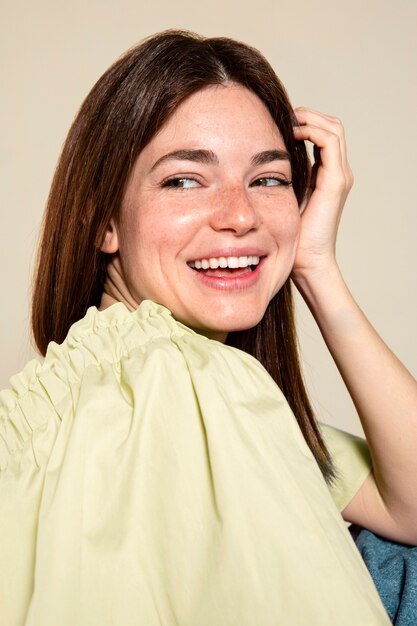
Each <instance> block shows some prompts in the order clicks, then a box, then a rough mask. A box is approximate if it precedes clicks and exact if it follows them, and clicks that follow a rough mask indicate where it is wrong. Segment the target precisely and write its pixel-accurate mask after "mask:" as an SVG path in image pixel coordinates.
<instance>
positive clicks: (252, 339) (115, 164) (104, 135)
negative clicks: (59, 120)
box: [32, 31, 333, 479]
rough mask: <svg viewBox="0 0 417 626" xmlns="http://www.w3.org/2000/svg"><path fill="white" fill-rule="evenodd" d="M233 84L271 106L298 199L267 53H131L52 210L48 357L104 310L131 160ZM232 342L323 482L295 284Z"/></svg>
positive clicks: (283, 97) (45, 250)
mask: <svg viewBox="0 0 417 626" xmlns="http://www.w3.org/2000/svg"><path fill="white" fill-rule="evenodd" d="M227 82H235V83H238V84H240V85H243V86H244V87H246V88H248V89H249V90H251V91H252V92H254V93H255V94H256V95H257V96H258V97H259V98H260V99H261V100H262V101H263V102H264V103H265V105H266V107H267V108H268V110H269V112H270V114H271V116H272V118H273V119H274V121H275V123H276V124H277V127H278V129H279V131H280V133H281V135H282V137H283V140H284V143H285V145H286V148H287V150H288V152H289V154H290V161H291V168H292V180H293V188H294V192H295V195H296V197H297V200H298V202H299V203H301V200H302V199H303V197H304V195H305V193H306V187H307V181H308V159H307V154H306V150H305V146H304V143H302V142H296V141H295V140H294V135H293V124H294V123H296V120H295V117H294V113H293V111H292V108H291V105H290V102H289V100H288V97H287V94H286V92H285V89H284V87H283V86H282V84H281V83H280V81H279V80H278V78H277V76H276V74H275V73H274V71H273V69H272V68H271V66H270V65H269V63H268V62H267V61H266V60H265V59H264V57H263V56H262V55H261V54H260V53H259V52H258V51H257V50H255V49H253V48H251V47H250V46H248V45H246V44H243V43H240V42H237V41H234V40H231V39H227V38H204V37H201V36H198V35H195V34H193V33H189V32H182V31H167V32H164V33H160V34H157V35H154V36H152V37H150V38H148V39H146V40H144V41H143V42H142V43H140V44H139V45H137V46H135V47H134V48H132V49H131V50H129V51H128V52H127V53H126V54H125V55H124V56H123V57H122V58H120V59H119V60H118V61H117V62H116V63H115V64H114V65H112V66H111V67H110V68H109V69H108V70H107V71H106V72H105V74H104V75H103V76H102V77H101V78H100V79H99V80H98V82H97V83H96V85H95V86H94V87H93V89H92V90H91V92H90V94H89V95H88V96H87V98H86V100H85V101H84V103H83V104H82V106H81V109H80V111H79V113H78V115H77V117H76V119H75V121H74V123H73V125H72V127H71V129H70V131H69V134H68V137H67V139H66V142H65V144H64V147H63V151H62V154H61V157H60V160H59V162H58V165H57V169H56V172H55V176H54V179H53V182H52V187H51V191H50V194H49V198H48V203H47V207H46V212H45V217H44V224H43V234H42V238H41V242H40V247H39V254H38V263H37V271H36V276H35V283H34V290H33V302H32V328H33V335H34V338H35V341H36V344H37V346H38V348H39V350H40V352H41V353H42V354H45V352H46V348H47V345H48V343H49V342H50V341H56V342H58V343H61V342H62V341H63V340H64V339H65V337H66V335H67V333H68V330H69V328H70V326H71V325H72V324H73V323H74V322H76V321H77V320H79V319H81V318H82V317H83V316H84V315H85V313H86V310H87V308H88V307H90V306H93V305H95V306H98V305H99V302H100V298H101V295H102V291H103V284H104V280H105V275H106V255H105V254H104V253H103V252H101V251H100V245H101V242H102V240H103V238H104V234H105V231H106V228H107V226H108V224H109V222H110V219H111V218H112V217H113V218H116V219H117V217H118V214H119V210H120V206H121V201H122V198H123V195H124V191H125V187H126V184H127V181H128V178H129V175H130V172H131V169H132V166H133V164H134V163H135V160H136V158H137V156H138V155H139V153H140V152H141V150H143V148H144V147H145V146H146V145H147V143H148V142H149V141H150V140H151V139H152V137H153V136H154V135H155V134H156V133H157V132H158V130H159V129H160V128H161V127H162V125H163V124H164V123H165V122H166V121H167V120H168V118H169V117H170V115H171V114H172V113H173V112H174V111H175V109H176V108H177V107H178V106H179V105H180V104H181V103H182V102H183V101H184V100H185V99H186V98H187V97H188V96H190V95H191V94H193V93H195V92H196V91H198V90H200V89H203V88H204V87H207V86H209V85H219V84H225V83H227ZM228 343H229V344H231V345H234V346H236V347H239V348H241V349H243V350H245V351H247V352H248V353H250V354H252V355H253V356H255V357H256V358H257V359H258V360H259V361H260V362H261V363H262V364H263V365H264V367H265V368H266V369H267V370H268V372H269V373H270V375H271V376H272V377H273V378H274V380H275V381H276V382H277V384H278V385H279V386H280V388H281V389H282V391H283V393H284V395H285V396H286V398H287V400H288V402H289V404H290V406H291V408H292V410H293V412H294V414H295V416H296V419H297V421H298V424H299V426H300V429H301V431H302V433H303V435H304V437H305V439H306V441H307V443H308V445H309V446H310V449H311V450H312V452H313V454H314V456H315V458H316V460H317V463H318V465H319V466H320V468H321V471H322V472H323V475H324V476H325V478H326V479H330V478H331V477H332V475H333V470H332V465H331V460H330V457H329V454H328V452H327V450H326V448H325V445H324V443H323V441H322V438H321V436H320V431H319V429H318V426H317V423H316V421H315V419H314V415H313V411H312V409H311V406H310V403H309V400H308V397H307V393H306V390H305V387H304V384H303V379H302V375H301V370H300V365H299V358H298V349H297V340H296V333H295V325H294V314H293V300H292V294H291V284H290V281H289V280H287V282H286V283H285V285H284V286H283V288H282V289H281V290H280V292H279V293H278V294H277V295H276V296H275V298H274V299H273V300H272V301H271V302H270V304H269V306H268V308H267V311H266V314H265V316H264V318H263V319H262V321H261V322H260V323H259V324H258V325H257V326H256V327H255V328H253V329H250V330H248V331H241V332H236V333H230V335H229V338H228Z"/></svg>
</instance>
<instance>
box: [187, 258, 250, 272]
mask: <svg viewBox="0 0 417 626" xmlns="http://www.w3.org/2000/svg"><path fill="white" fill-rule="evenodd" d="M259 260H260V257H258V256H239V257H237V256H229V257H224V256H221V257H218V258H216V257H210V258H209V259H198V260H197V261H191V262H190V263H189V265H190V267H195V269H196V270H200V269H203V270H208V269H209V268H210V269H213V270H215V269H217V268H218V267H221V268H226V267H228V268H229V269H236V268H238V267H248V266H249V265H258V263H259Z"/></svg>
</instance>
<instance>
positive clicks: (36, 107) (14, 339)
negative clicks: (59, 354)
mask: <svg viewBox="0 0 417 626" xmlns="http://www.w3.org/2000/svg"><path fill="white" fill-rule="evenodd" d="M0 23H1V27H0V28H1V32H0V46H1V67H2V86H1V90H2V93H1V99H0V106H1V116H0V119H1V157H0V159H1V170H0V172H1V173H0V180H1V198H0V200H1V204H0V207H1V208H0V226H1V234H0V236H1V247H0V272H1V273H0V277H1V298H2V306H1V313H0V315H1V324H0V345H1V363H0V387H4V386H5V385H6V384H7V381H8V378H9V377H10V376H11V375H12V374H14V373H16V372H17V371H19V370H20V369H21V368H22V366H23V365H24V363H25V362H26V361H27V359H28V358H29V357H31V356H33V354H34V353H33V351H32V350H31V348H30V339H29V333H28V318H29V312H28V299H29V298H28V296H29V290H30V276H31V266H32V262H33V257H34V250H35V246H36V240H37V236H38V229H39V224H40V220H41V215H42V210H43V207H44V204H45V200H46V196H47V193H48V188H49V184H50V181H51V177H52V173H53V169H54V164H55V162H56V159H57V156H58V153H59V150H60V146H61V144H62V142H63V140H64V137H65V135H66V132H67V130H68V127H69V125H70V123H71V121H72V119H73V117H74V115H75V113H76V110H77V108H78V106H79V105H80V103H81V100H82V99H83V97H84V96H85V95H86V93H87V92H88V90H89V89H90V88H91V86H92V84H93V83H94V82H95V80H96V79H97V78H98V77H99V75H100V74H101V73H102V72H103V71H104V70H105V69H106V68H107V66H108V65H109V64H110V63H111V62H112V61H113V60H114V59H115V58H116V57H117V56H118V55H119V54H121V53H122V52H123V51H124V50H125V49H127V48H128V47H129V46H131V45H133V44H134V43H135V42H137V41H138V40H139V39H141V38H142V37H144V36H146V35H149V34H151V33H153V32H155V31H158V30H162V29H165V28H171V27H180V28H187V29H191V30H195V31H197V32H201V33H203V34H206V35H227V36H231V37H235V38H239V39H242V40H244V41H246V42H248V43H250V44H252V45H255V46H256V47H258V48H259V49H260V50H261V51H262V52H263V53H264V54H265V55H266V56H267V58H268V59H269V60H270V61H271V62H272V65H273V66H274V68H275V69H276V71H277V73H278V75H279V76H280V77H281V79H282V80H283V81H284V83H285V84H286V86H287V88H288V91H289V94H290V97H291V99H292V101H293V103H294V105H295V106H297V105H306V106H311V107H314V108H317V109H319V110H323V111H325V112H327V113H331V114H334V115H337V116H339V117H341V118H342V119H343V121H344V124H345V127H346V129H347V137H348V145H349V154H350V161H351V164H352V168H353V170H354V173H355V179H356V182H355V186H354V189H353V191H352V193H351V196H350V199H349V201H348V204H347V207H346V211H345V215H344V218H343V222H342V228H341V233H340V240H339V247H338V250H339V259H340V263H341V266H342V268H343V270H344V272H345V275H346V278H347V280H348V282H349V284H350V286H351V289H352V291H353V293H354V294H355V295H356V297H357V299H358V300H359V303H360V304H361V306H362V308H363V309H364V310H365V311H366V312H367V314H368V315H369V316H370V318H371V320H372V321H373V322H374V324H375V326H376V328H377V329H378V330H379V331H380V332H381V334H382V335H383V337H384V338H385V339H386V341H387V342H388V343H389V344H390V345H391V346H392V347H393V349H394V350H395V351H396V352H397V354H398V355H399V356H400V358H401V359H402V360H403V361H404V362H405V363H406V365H407V366H408V367H409V368H410V369H411V370H412V371H413V372H414V373H415V372H416V371H417V359H416V352H415V346H416V327H417V323H416V322H417V298H416V289H415V287H416V281H415V269H416V258H417V246H416V245H415V239H416V236H417V218H416V212H417V207H416V202H415V195H416V192H415V189H416V178H417V171H416V170H417V159H416V145H417V141H416V139H417V132H416V127H417V124H416V119H415V118H416V110H417V107H416V104H417V87H416V86H417V81H416V72H415V68H416V53H417V37H416V28H415V26H416V24H417V2H415V0H396V2H395V3H394V2H392V0H380V1H377V0H350V1H349V2H348V1H347V0H346V1H345V2H338V0H316V1H314V2H310V1H309V0H298V1H297V2H295V1H294V0H292V1H289V0H286V1H282V0H258V1H257V2H256V1H255V0H253V1H252V2H247V1H245V0H243V1H242V0H239V1H238V0H228V1H226V0H223V1H222V0H210V1H207V2H204V3H202V2H196V1H192V0H175V1H171V2H169V0H164V1H163V2H161V1H159V2H158V0H154V1H152V0H149V1H148V2H144V1H143V0H72V2H66V3H63V2H59V0H58V1H57V0H37V1H36V2H30V1H29V0H26V1H25V2H23V1H22V0H14V2H10V1H8V2H7V3H6V0H2V4H1V15H0ZM299 310H300V338H301V345H302V350H303V358H304V362H305V371H306V377H307V380H308V385H309V388H310V391H311V394H312V396H313V400H314V402H315V406H316V408H317V412H318V414H319V416H320V417H321V418H322V419H324V420H326V421H330V422H332V423H335V424H338V425H340V426H342V427H344V428H346V429H348V430H352V431H354V432H359V425H358V421H357V418H356V417H355V412H354V409H353V407H352V405H351V402H350V400H349V398H348V396H347V393H346V391H345V390H344V388H343V385H342V383H341V382H340V380H339V378H338V374H337V372H336V370H335V368H334V366H333V364H332V362H331V359H330V357H329V356H328V354H327V352H326V349H325V347H324V346H323V344H322V341H321V339H320V337H319V334H318V332H317V330H316V328H315V325H314V323H313V322H312V320H311V319H310V317H309V314H308V312H307V311H306V310H305V307H304V306H303V305H301V304H299ZM383 384H384V381H381V385H383Z"/></svg>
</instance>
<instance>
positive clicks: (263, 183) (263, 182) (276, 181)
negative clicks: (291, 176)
mask: <svg viewBox="0 0 417 626" xmlns="http://www.w3.org/2000/svg"><path fill="white" fill-rule="evenodd" d="M290 185H291V182H290V181H289V180H286V179H285V178H278V177H277V176H263V177H262V178H257V179H256V180H254V181H253V183H251V187H280V186H284V187H289V186H290Z"/></svg>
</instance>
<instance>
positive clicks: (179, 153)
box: [151, 150, 219, 172]
mask: <svg viewBox="0 0 417 626" xmlns="http://www.w3.org/2000/svg"><path fill="white" fill-rule="evenodd" d="M171 160H177V161H194V162H195V163H205V164H207V165H219V159H218V158H217V156H216V155H215V154H214V152H212V151H211V150H174V151H173V152H168V154H164V155H163V156H161V158H160V159H158V160H157V161H155V163H154V164H153V165H152V168H151V172H153V170H154V169H156V168H157V167H158V166H159V165H161V163H164V162H165V161H171Z"/></svg>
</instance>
